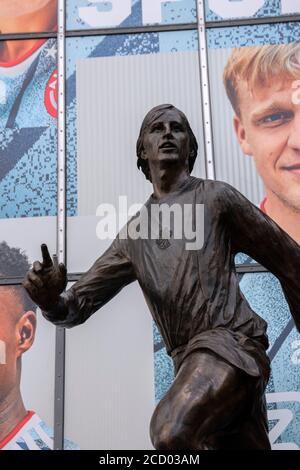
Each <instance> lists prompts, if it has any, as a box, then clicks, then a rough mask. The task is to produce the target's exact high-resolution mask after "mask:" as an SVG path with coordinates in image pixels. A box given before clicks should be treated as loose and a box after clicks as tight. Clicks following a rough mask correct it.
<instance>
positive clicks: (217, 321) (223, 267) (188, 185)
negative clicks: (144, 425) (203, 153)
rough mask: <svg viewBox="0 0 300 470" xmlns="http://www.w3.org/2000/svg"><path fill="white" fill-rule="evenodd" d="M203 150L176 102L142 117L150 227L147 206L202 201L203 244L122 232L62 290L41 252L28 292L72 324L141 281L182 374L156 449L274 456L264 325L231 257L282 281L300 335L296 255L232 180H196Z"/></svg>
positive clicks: (55, 319)
mask: <svg viewBox="0 0 300 470" xmlns="http://www.w3.org/2000/svg"><path fill="white" fill-rule="evenodd" d="M197 147H198V146H197V142H196V139H195V136H194V134H193V132H192V130H191V128H190V126H189V123H188V121H187V118H186V117H185V115H184V114H183V113H182V112H181V111H179V110H178V109H176V108H175V107H173V106H171V105H162V106H157V107H156V108H153V109H152V110H151V111H150V112H149V113H148V114H147V115H146V117H145V119H144V121H143V123H142V126H141V131H140V135H139V138H138V141H137V156H138V167H140V168H141V169H142V171H143V172H144V174H145V176H146V178H147V179H149V180H150V181H151V182H152V184H153V194H152V195H151V196H150V198H149V199H148V201H147V202H146V203H145V205H144V208H145V209H148V212H147V214H148V216H147V217H149V220H148V222H149V221H150V222H151V211H150V209H152V208H155V207H156V208H157V207H158V208H160V207H161V206H162V204H163V203H164V204H167V205H169V206H171V205H173V204H177V205H178V206H179V207H183V206H184V205H187V204H190V206H191V207H192V208H193V210H194V209H195V207H196V204H203V205H204V239H203V244H202V246H201V247H200V248H198V249H193V250H191V249H186V240H185V239H184V237H183V238H181V239H180V238H178V237H177V238H176V237H175V236H173V235H174V234H173V231H174V230H176V227H175V226H173V227H171V230H170V231H169V236H168V237H160V238H158V239H152V238H135V239H134V238H131V237H127V238H126V237H124V236H123V235H124V234H122V236H121V232H120V234H119V235H118V236H117V237H116V239H115V240H114V241H113V243H112V245H111V246H110V248H109V249H108V250H107V251H106V252H105V253H104V254H103V255H102V256H100V258H99V259H98V260H97V261H96V262H95V263H94V265H93V266H92V267H91V268H90V270H89V271H88V272H87V273H86V274H84V275H83V276H82V277H81V279H80V280H79V281H78V282H76V283H75V284H74V285H73V287H72V288H71V289H69V290H68V291H67V292H64V293H62V291H63V290H64V289H65V286H66V279H67V277H66V270H65V267H64V266H63V265H59V266H57V265H54V264H53V262H52V260H51V258H50V255H49V253H48V250H47V247H46V246H45V245H43V246H42V252H43V262H42V263H40V262H35V263H34V264H33V269H32V270H31V271H30V272H29V273H28V275H27V278H26V279H25V281H24V287H25V288H26V289H27V291H28V292H29V294H30V296H31V297H32V299H33V300H34V301H35V302H36V303H37V304H38V305H39V306H40V307H41V309H42V310H43V315H44V316H45V317H46V318H47V319H48V320H50V321H51V322H52V323H54V324H56V325H60V326H65V327H72V326H75V325H79V324H81V323H83V322H84V321H86V320H87V319H88V318H89V317H90V316H91V315H92V314H93V313H94V312H96V311H97V310H98V309H99V308H100V307H101V306H102V305H104V304H105V303H106V302H108V301H109V300H110V299H111V298H112V297H113V296H114V295H116V294H117V293H118V292H119V291H120V290H121V289H122V288H123V287H124V286H126V285H127V284H129V283H131V282H133V281H135V280H137V281H138V282H139V284H140V286H141V288H142V290H143V293H144V295H145V298H146V301H147V304H148V306H149V309H150V311H151V314H152V316H153V319H154V321H155V322H156V323H157V325H158V327H159V330H160V332H161V334H162V337H163V339H164V341H165V344H166V348H167V351H168V353H169V354H170V355H171V357H172V359H173V362H174V366H175V374H176V377H175V379H174V382H173V384H172V386H171V387H170V389H169V391H168V392H167V394H166V395H165V396H164V398H163V399H162V400H161V401H160V403H159V404H158V405H157V407H156V409H155V411H154V414H153V417H152V420H151V426H150V428H151V429H150V432H151V439H152V442H153V445H154V447H155V448H156V449H161V450H181V449H184V450H187V449H189V450H200V449H269V448H270V444H269V439H268V430H267V418H266V404H265V396H264V391H265V387H266V384H267V382H268V378H269V372H270V362H269V359H268V356H267V354H266V350H267V348H268V338H267V335H266V328H267V325H266V322H265V321H264V320H263V319H262V318H260V317H259V316H258V315H257V314H256V313H255V312H254V311H253V310H251V308H250V306H249V304H248V303H247V301H246V299H245V298H244V297H243V295H242V293H241V292H240V289H239V283H238V279H237V277H236V271H235V265H234V256H235V254H236V253H238V252H244V253H247V254H248V255H249V256H251V257H252V258H254V259H256V260H257V261H258V262H259V263H261V264H262V265H264V266H265V267H266V268H267V269H269V270H270V271H271V272H272V273H274V274H275V275H276V276H277V277H278V279H279V281H280V282H281V285H282V288H283V291H284V293H285V296H286V299H287V301H288V303H289V306H290V310H291V314H292V315H293V317H294V320H295V323H296V326H297V328H298V330H299V329H300V313H299V305H300V281H299V272H300V247H299V245H297V243H295V242H294V241H293V240H292V239H291V238H290V237H289V236H288V235H287V234H286V233H285V232H284V231H283V230H281V229H280V228H279V227H278V226H277V225H276V224H275V223H274V222H273V221H272V220H271V219H270V218H269V217H268V216H266V215H264V214H263V213H262V212H261V211H260V210H259V209H257V208H256V207H255V206H254V205H252V204H251V203H250V202H249V201H248V200H247V199H246V198H245V197H244V196H242V195H241V194H240V193H239V192H238V191H237V190H235V189H234V188H232V187H231V186H229V185H228V184H226V183H223V182H219V181H210V180H203V179H198V178H194V177H192V176H190V172H191V171H192V169H193V165H194V161H195V159H196V156H197ZM128 224H130V222H128ZM128 224H127V227H126V228H128ZM162 228H163V227H160V229H162ZM160 232H161V230H160Z"/></svg>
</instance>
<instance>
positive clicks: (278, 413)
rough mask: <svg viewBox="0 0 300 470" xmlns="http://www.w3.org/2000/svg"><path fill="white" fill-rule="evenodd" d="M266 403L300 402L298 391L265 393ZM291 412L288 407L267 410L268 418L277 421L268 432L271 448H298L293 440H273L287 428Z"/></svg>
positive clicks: (291, 418) (291, 415) (291, 417)
mask: <svg viewBox="0 0 300 470" xmlns="http://www.w3.org/2000/svg"><path fill="white" fill-rule="evenodd" d="M266 399H267V403H281V402H298V403H300V392H278V393H267V394H266ZM293 418H294V415H293V412H292V411H291V410H289V409H286V408H285V409H275V410H268V419H269V420H270V421H272V420H277V421H278V422H277V423H276V424H275V426H273V428H272V429H271V430H270V432H269V439H270V443H271V447H272V449H273V450H298V449H299V447H298V446H297V444H296V443H295V442H281V443H276V442H275V441H276V440H277V439H278V438H279V437H280V436H281V435H282V433H283V432H284V431H285V430H286V429H287V427H288V426H289V424H290V423H291V421H292V420H293Z"/></svg>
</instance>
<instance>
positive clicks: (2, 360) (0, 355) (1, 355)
mask: <svg viewBox="0 0 300 470" xmlns="http://www.w3.org/2000/svg"><path fill="white" fill-rule="evenodd" d="M0 364H6V345H5V342H4V341H2V340H0Z"/></svg>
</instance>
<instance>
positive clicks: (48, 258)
mask: <svg viewBox="0 0 300 470" xmlns="http://www.w3.org/2000/svg"><path fill="white" fill-rule="evenodd" d="M41 250H42V256H43V266H44V267H45V268H47V267H49V266H52V264H53V262H52V259H51V256H50V255H49V251H48V247H47V245H46V244H45V243H43V244H42V245H41Z"/></svg>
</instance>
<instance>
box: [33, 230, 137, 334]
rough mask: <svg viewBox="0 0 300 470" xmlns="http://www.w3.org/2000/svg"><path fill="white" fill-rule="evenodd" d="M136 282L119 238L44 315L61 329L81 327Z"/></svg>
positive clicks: (44, 311)
mask: <svg viewBox="0 0 300 470" xmlns="http://www.w3.org/2000/svg"><path fill="white" fill-rule="evenodd" d="M134 280H135V274H134V270H133V267H132V263H131V261H130V260H129V259H128V258H127V257H126V256H125V255H124V254H123V252H122V250H121V249H120V240H119V239H118V238H117V239H116V240H115V241H114V242H113V244H112V245H111V246H110V248H108V250H107V251H106V252H105V253H104V254H103V255H102V256H100V258H98V259H97V260H96V262H95V263H94V264H93V266H92V267H91V268H90V269H89V270H88V271H87V272H86V273H85V274H83V275H82V277H81V278H80V279H79V281H77V282H76V283H75V284H74V285H73V286H72V287H71V288H70V289H69V290H68V291H67V292H64V293H62V294H61V295H60V296H59V300H58V302H57V303H56V304H55V305H54V306H53V307H51V308H50V309H47V310H45V309H42V313H43V316H44V317H45V318H46V319H47V320H49V321H51V322H52V323H54V324H55V325H58V326H63V327H67V328H70V327H73V326H76V325H79V324H81V323H84V322H85V321H86V320H87V319H88V318H89V317H90V316H91V315H92V314H93V313H95V312H96V311H97V310H99V309H100V308H101V307H102V306H103V305H104V304H106V303H107V302H108V301H109V300H110V299H112V298H113V297H114V296H115V295H116V294H117V293H118V292H119V291H120V290H121V289H122V288H123V287H124V286H126V285H127V284H129V283H131V282H133V281H134Z"/></svg>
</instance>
